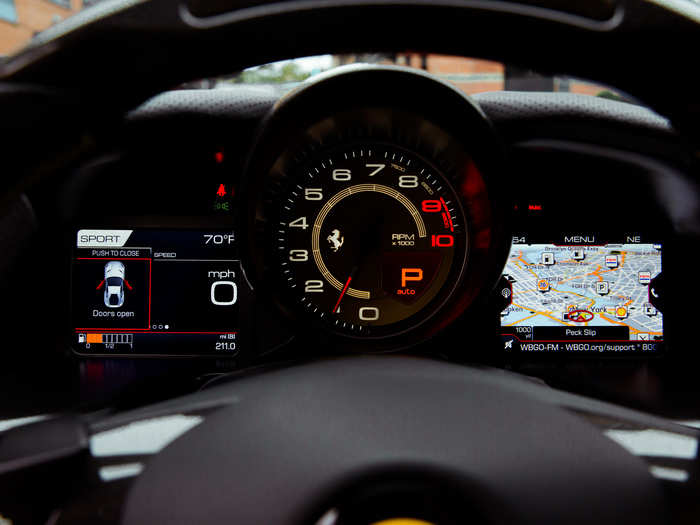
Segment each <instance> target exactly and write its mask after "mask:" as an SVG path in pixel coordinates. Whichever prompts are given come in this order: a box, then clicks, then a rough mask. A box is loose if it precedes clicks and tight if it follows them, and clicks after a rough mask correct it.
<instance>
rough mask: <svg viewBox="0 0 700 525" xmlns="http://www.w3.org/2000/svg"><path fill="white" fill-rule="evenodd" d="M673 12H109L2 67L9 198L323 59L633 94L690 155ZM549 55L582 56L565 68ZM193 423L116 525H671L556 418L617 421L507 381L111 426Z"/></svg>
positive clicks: (392, 374) (591, 432) (242, 395)
mask: <svg viewBox="0 0 700 525" xmlns="http://www.w3.org/2000/svg"><path fill="white" fill-rule="evenodd" d="M685 4H686V2H682V1H681V0H666V1H662V0H628V1H619V2H612V1H607V0H599V1H597V2H590V3H587V5H586V6H573V7H572V6H566V5H564V3H563V2H559V1H556V0H529V1H526V2H520V3H515V2H501V1H495V2H485V1H481V0H463V1H461V0H440V1H432V0H405V1H393V0H376V1H374V0H340V1H337V2H335V1H334V2H328V1H325V0H298V1H297V0H288V1H278V2H264V1H255V0H245V1H241V0H219V1H216V2H207V1H199V0H190V1H189V2H176V1H170V0H150V1H135V0H126V1H121V0H119V1H112V2H105V3H103V4H100V5H99V6H97V7H95V8H94V9H90V10H87V11H85V12H83V13H81V14H78V15H76V16H75V17H74V18H72V19H70V20H68V21H67V22H65V23H63V24H60V25H58V26H56V27H54V28H52V29H50V30H48V31H46V32H45V33H42V34H40V35H39V36H38V37H37V38H36V39H35V40H34V41H33V42H32V43H31V44H30V45H29V46H28V47H27V48H26V49H25V50H23V51H22V52H20V53H19V54H18V55H16V56H14V57H12V58H11V59H10V60H8V61H6V62H4V63H2V64H0V107H2V113H3V119H2V123H1V124H0V126H1V127H2V128H3V130H4V133H3V135H4V136H5V138H6V139H5V146H6V147H5V151H6V155H7V156H8V158H7V162H8V165H9V166H10V168H9V169H8V170H7V171H6V173H7V175H6V176H5V177H4V178H3V180H2V184H3V188H2V190H3V195H4V199H5V202H8V201H9V200H11V198H12V197H13V196H16V195H18V194H19V193H21V192H22V191H23V189H24V188H25V187H27V185H29V184H30V183H33V182H36V181H37V180H41V179H42V178H47V177H49V176H50V175H52V174H53V173H55V172H56V171H58V170H59V169H60V167H61V166H63V165H67V164H69V163H70V162H71V160H72V159H74V158H75V157H76V155H79V154H80V153H81V152H83V151H85V150H86V148H89V147H90V143H89V140H86V136H87V135H86V133H85V132H86V130H89V131H90V132H92V133H95V134H99V133H105V132H107V131H108V129H109V127H110V126H111V124H112V123H113V122H115V121H116V120H117V119H119V118H121V117H122V116H123V114H124V113H125V112H126V111H127V110H128V109H130V108H133V107H134V106H135V105H137V104H138V103H140V102H142V101H143V100H145V99H147V98H148V97H149V96H151V95H153V94H155V93H158V92H160V91H162V90H164V89H167V88H168V87H171V86H173V85H177V84H178V83H180V82H182V81H185V80H189V79H192V78H201V77H206V76H211V75H215V74H218V73H222V72H225V71H231V70H238V69H242V68H244V67H247V66H251V65H256V64H260V63H265V62H270V61H273V60H279V59H283V58H289V57H293V56H304V55H312V54H317V53H321V52H324V53H328V52H343V51H348V50H352V51H353V52H358V51H378V50H381V51H396V50H401V49H406V48H410V49H418V50H430V51H433V52H443V53H452V54H470V55H478V56H482V57H485V58H490V59H495V60H501V61H507V62H510V63H516V64H521V65H526V66H528V67H532V68H535V69H538V70H541V71H557V72H560V71H562V72H564V71H565V72H566V73H569V74H572V75H578V76H582V77H586V78H592V79H595V80H599V81H602V82H604V83H608V84H611V85H615V86H618V87H620V88H622V89H625V90H627V91H628V92H630V93H632V94H634V95H635V96H637V97H638V98H640V99H641V100H643V101H645V102H646V103H648V104H649V105H650V106H652V107H654V108H655V109H656V110H658V111H659V112H662V113H664V114H666V115H668V116H669V117H670V118H671V119H672V121H673V123H674V125H675V126H676V127H677V129H679V130H680V131H681V132H682V133H683V134H684V136H685V137H686V138H687V140H689V141H694V140H696V139H697V138H698V137H699V136H700V131H699V130H700V126H699V124H700V118H698V117H700V105H698V103H697V98H696V92H695V84H694V83H693V82H692V81H691V75H692V68H689V67H687V63H686V58H685V56H684V54H683V53H679V52H678V50H679V49H684V48H685V47H687V42H692V41H696V39H697V35H698V28H699V27H700V26H699V25H698V24H699V23H700V7H698V6H696V5H694V4H690V5H685ZM564 37H565V38H566V41H569V42H576V43H577V46H576V47H575V48H567V49H562V48H561V47H560V46H559V45H557V42H559V41H561V40H562V39H563V38H564ZM659 55H661V56H664V59H665V60H666V61H667V63H666V66H667V67H668V68H669V69H672V70H674V72H675V75H676V79H675V80H676V82H675V84H674V86H673V92H670V90H669V87H668V86H667V85H666V84H665V82H666V80H665V79H664V78H662V77H661V76H649V75H648V74H647V72H646V71H645V62H646V60H647V57H649V56H659ZM38 124H40V126H38ZM59 125H60V127H61V134H60V138H59V140H58V141H57V140H56V137H57V135H56V134H55V132H54V129H55V128H56V127H57V126H59ZM38 128H40V130H41V131H37V129H38ZM193 407H216V408H217V410H215V411H213V412H211V413H210V414H209V415H207V416H206V417H205V420H204V422H203V423H202V424H200V425H199V426H197V427H196V428H194V429H193V430H191V431H190V432H188V433H187V434H185V435H184V436H183V437H181V438H179V439H178V440H176V441H175V442H174V443H172V444H171V445H170V446H169V447H167V448H166V449H165V450H163V451H162V452H161V453H160V454H158V455H157V456H156V457H155V458H153V460H152V461H151V462H150V463H149V465H148V467H147V469H146V471H145V472H144V473H143V474H142V475H141V476H140V477H139V479H138V480H137V481H136V483H135V484H134V486H133V488H132V490H131V492H130V495H129V498H128V501H127V505H126V508H125V511H124V514H123V520H124V522H126V523H140V522H166V521H167V522H169V523H192V522H198V521H207V522H227V523H228V522H233V523H240V524H247V523H250V524H260V523H318V524H322V525H330V524H343V523H374V522H381V521H382V520H390V519H394V518H396V519H398V518H405V519H408V518H411V519H413V520H423V522H428V523H467V522H472V521H473V522H477V523H478V522H484V523H532V522H538V523H561V522H566V523H590V522H595V523H619V522H635V523H658V522H663V521H664V519H665V510H664V502H663V498H662V495H661V493H660V490H659V487H658V486H657V484H656V483H655V481H654V480H653V479H652V478H651V477H650V475H649V473H648V471H647V468H646V466H645V465H644V464H643V463H642V462H641V461H640V460H639V459H638V458H635V457H634V456H632V455H630V454H628V453H627V452H625V451H624V450H622V449H621V448H619V447H618V446H617V445H615V444H614V443H612V442H610V441H609V440H607V439H606V438H604V437H603V436H601V435H600V432H599V431H598V430H597V429H596V428H595V427H593V426H591V425H590V424H588V423H587V422H585V421H584V420H583V419H582V418H580V417H577V416H575V415H573V414H572V413H571V411H570V410H566V409H574V410H575V411H577V412H580V413H586V412H595V411H599V412H600V411H603V412H608V413H612V412H615V409H614V408H611V407H609V406H606V405H605V404H602V403H597V404H596V403H594V402H590V401H587V400H583V399H580V398H576V396H568V395H566V394H562V393H558V392H556V391H553V390H551V389H548V388H546V387H544V386H542V385H539V384H535V383H533V382H530V381H529V380H526V379H523V378H519V377H516V376H512V375H510V374H507V373H505V372H493V371H486V370H481V369H477V368H468V367H464V366H461V365H454V364H447V363H440V362H435V361H430V360H422V359H415V358H407V357H399V356H391V357H352V358H345V359H334V360H329V361H322V362H318V363H312V364H306V365H299V366H295V367H291V368H288V369H282V370H277V371H274V372H267V373H264V374H260V375H256V376H254V377H247V378H243V379H238V380H235V381H230V382H224V383H222V384H218V385H216V386H214V387H211V388H209V389H207V390H204V391H202V392H199V393H196V394H193V395H190V396H185V397H184V398H180V399H177V400H174V401H169V402H167V403H165V404H163V405H160V406H154V407H147V408H145V409H143V410H141V411H140V412H138V411H137V412H136V413H134V414H131V415H127V416H120V417H121V421H122V422H123V421H124V418H125V417H134V418H136V417H137V416H139V417H143V415H144V414H151V415H153V414H159V413H160V414H162V413H171V414H172V413H179V412H185V411H187V410H190V409H192V408H193ZM618 415H619V412H618ZM627 416H628V417H630V418H633V417H637V418H638V417H639V416H638V415H632V414H627ZM110 424H115V423H114V421H111V422H110V421H103V422H100V423H98V424H96V425H95V428H108V427H109V425H110ZM95 428H93V430H95ZM408 522H409V521H406V523H408ZM418 522H419V521H414V523H418ZM396 523H398V522H396Z"/></svg>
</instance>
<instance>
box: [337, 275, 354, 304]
mask: <svg viewBox="0 0 700 525" xmlns="http://www.w3.org/2000/svg"><path fill="white" fill-rule="evenodd" d="M350 281H352V275H351V276H350V277H348V282H346V283H345V286H343V291H342V292H340V297H338V302H337V303H335V308H333V313H335V312H336V311H337V310H338V307H339V306H340V301H342V300H343V296H344V295H345V292H346V291H347V290H348V286H350Z"/></svg>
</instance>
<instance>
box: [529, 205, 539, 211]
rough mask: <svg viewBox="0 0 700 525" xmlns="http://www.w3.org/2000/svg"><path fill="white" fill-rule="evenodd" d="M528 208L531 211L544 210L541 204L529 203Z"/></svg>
mask: <svg viewBox="0 0 700 525" xmlns="http://www.w3.org/2000/svg"><path fill="white" fill-rule="evenodd" d="M527 209H528V210H530V211H542V205H541V204H528V205H527Z"/></svg>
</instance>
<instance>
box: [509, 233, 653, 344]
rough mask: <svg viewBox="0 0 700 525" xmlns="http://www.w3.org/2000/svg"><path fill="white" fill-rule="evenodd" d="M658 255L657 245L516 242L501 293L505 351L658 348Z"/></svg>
mask: <svg viewBox="0 0 700 525" xmlns="http://www.w3.org/2000/svg"><path fill="white" fill-rule="evenodd" d="M516 240H517V239H516ZM523 240H524V239H523ZM661 255H662V245H661V244H656V243H641V242H640V243H629V242H627V243H620V244H615V243H607V244H600V245H584V244H573V245H557V244H527V243H524V242H523V243H514V244H513V245H512V249H511V252H510V255H509V257H508V262H507V264H506V267H505V270H504V275H503V277H502V279H501V282H500V284H499V290H498V291H499V295H500V298H501V299H502V301H503V303H502V305H503V309H502V311H501V313H500V318H501V327H502V330H501V334H502V339H503V344H504V349H505V350H514V351H518V350H519V351H521V352H539V353H552V352H566V353H611V352H613V353H620V352H622V353H637V352H639V353H642V352H656V351H657V350H659V347H660V343H661V342H662V341H663V305H662V299H663V298H662V293H663V276H662V272H661V259H662V257H661Z"/></svg>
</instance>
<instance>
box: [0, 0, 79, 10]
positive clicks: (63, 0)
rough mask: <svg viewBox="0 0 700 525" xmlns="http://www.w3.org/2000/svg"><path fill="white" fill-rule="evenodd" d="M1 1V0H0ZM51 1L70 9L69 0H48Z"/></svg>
mask: <svg viewBox="0 0 700 525" xmlns="http://www.w3.org/2000/svg"><path fill="white" fill-rule="evenodd" d="M0 1H2V0H0ZM50 1H51V3H53V4H56V5H60V6H61V7H63V8H65V9H70V0H50Z"/></svg>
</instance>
